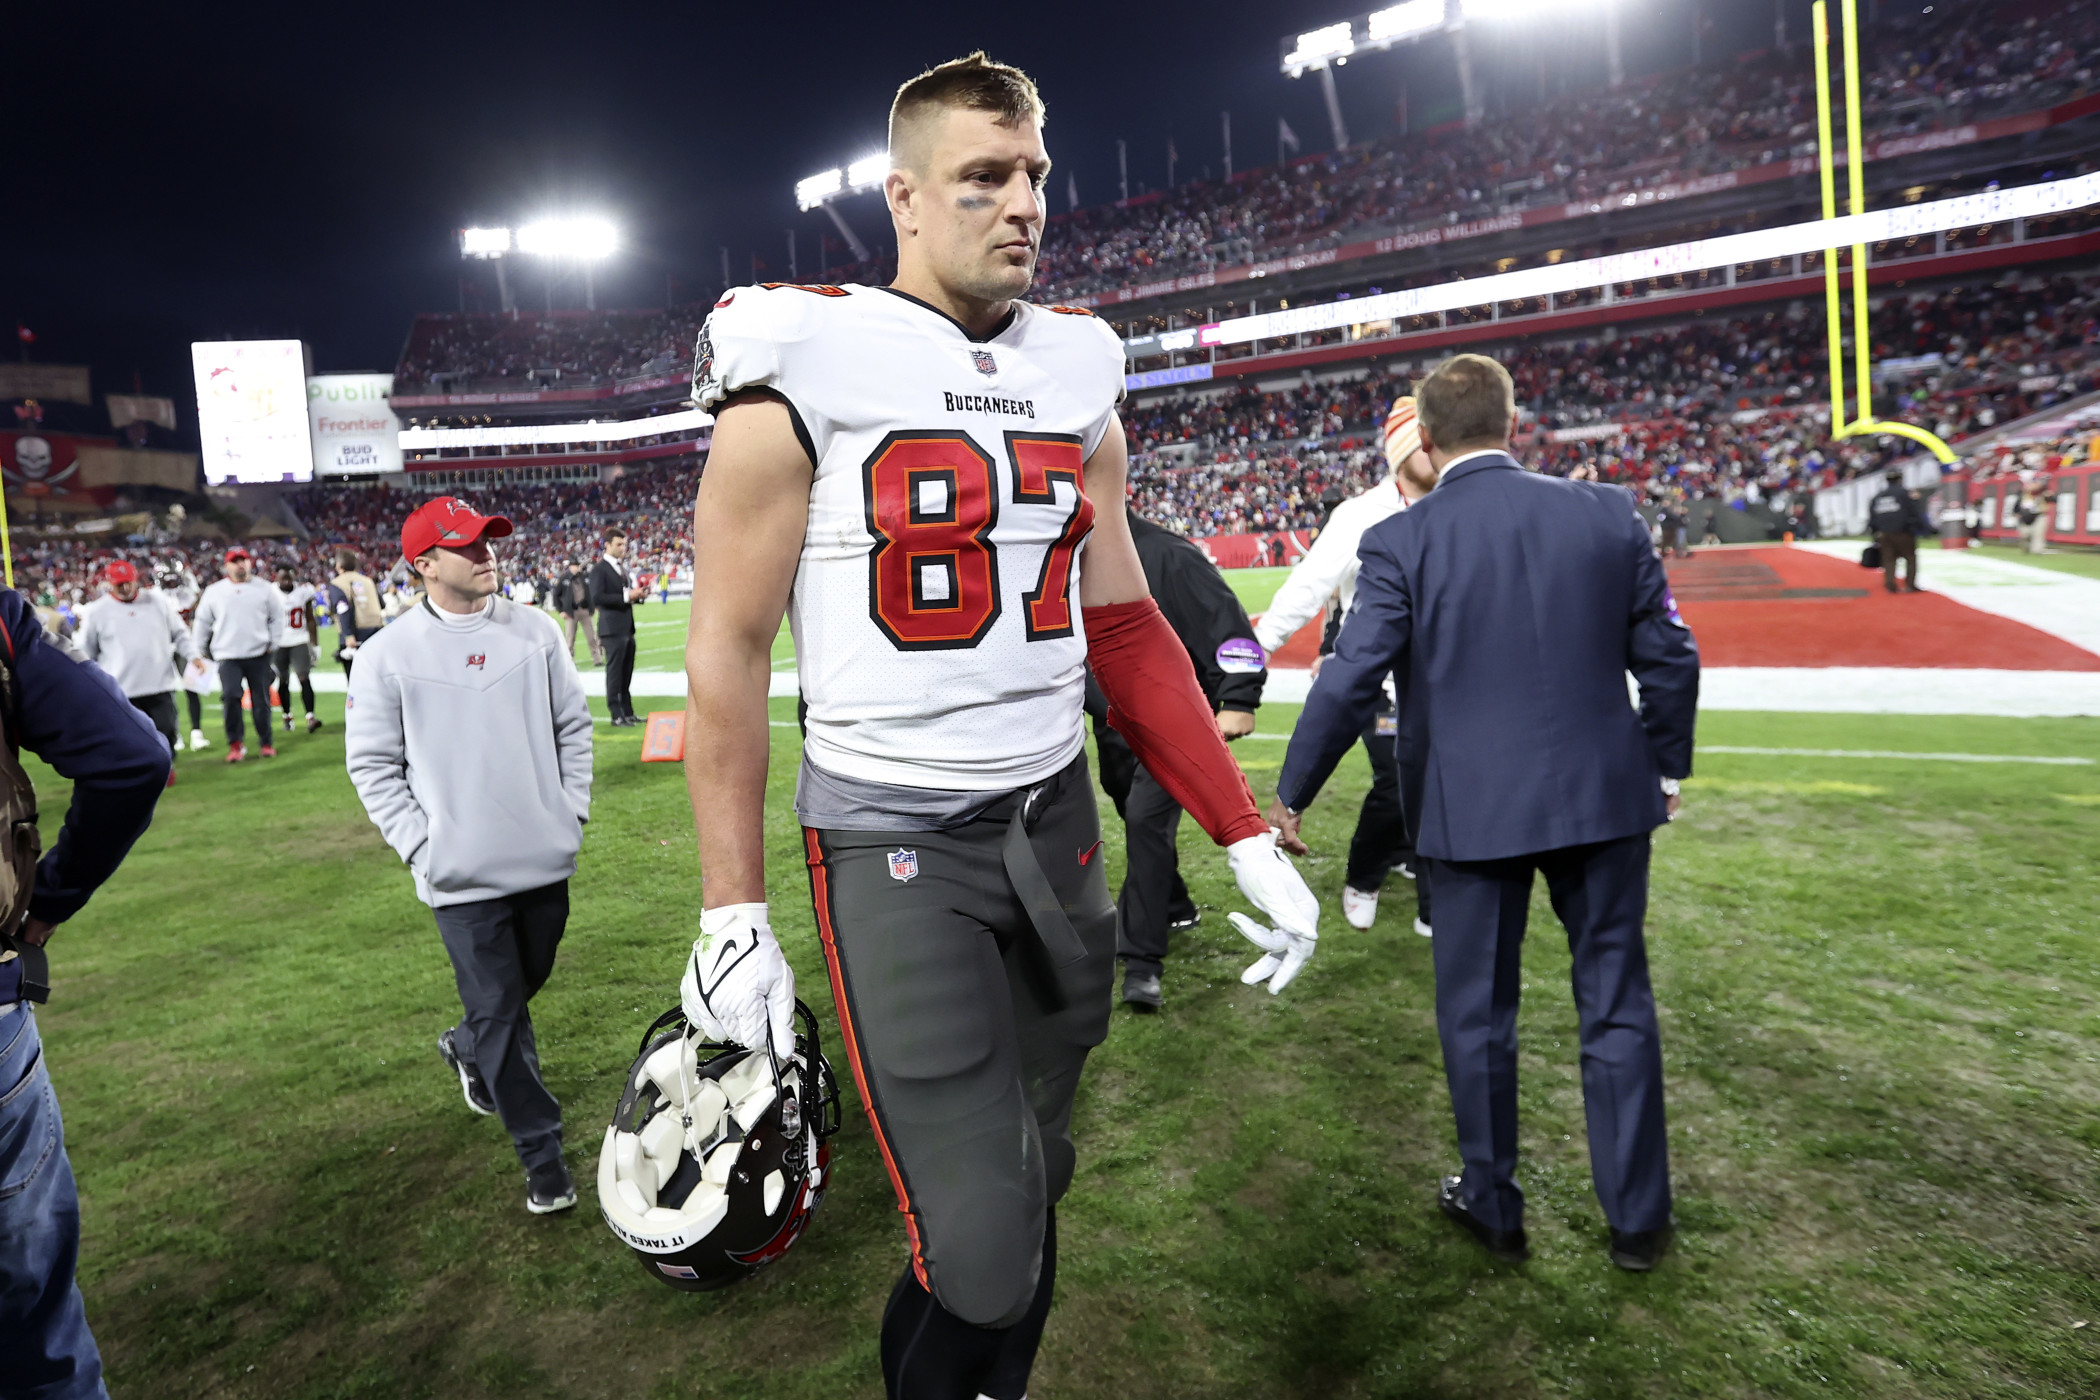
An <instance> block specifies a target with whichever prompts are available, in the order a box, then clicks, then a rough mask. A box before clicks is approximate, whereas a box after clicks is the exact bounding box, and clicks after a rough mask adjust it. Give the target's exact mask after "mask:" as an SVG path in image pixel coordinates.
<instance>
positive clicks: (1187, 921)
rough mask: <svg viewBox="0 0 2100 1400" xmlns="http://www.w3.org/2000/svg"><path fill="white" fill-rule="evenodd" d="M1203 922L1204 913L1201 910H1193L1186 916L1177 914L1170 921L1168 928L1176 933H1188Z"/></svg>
mask: <svg viewBox="0 0 2100 1400" xmlns="http://www.w3.org/2000/svg"><path fill="white" fill-rule="evenodd" d="M1202 922H1203V911H1202V910H1201V909H1191V910H1189V911H1188V913H1186V914H1176V915H1175V916H1174V917H1172V918H1170V919H1168V920H1167V927H1168V928H1169V929H1171V930H1173V931H1174V932H1175V933H1186V932H1188V930H1190V929H1192V928H1194V927H1195V926H1196V925H1198V924H1200V923H1202Z"/></svg>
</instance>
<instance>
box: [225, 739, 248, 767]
mask: <svg viewBox="0 0 2100 1400" xmlns="http://www.w3.org/2000/svg"><path fill="white" fill-rule="evenodd" d="M247 756H248V746H247V745H246V744H243V743H242V742H241V741H240V740H238V739H236V740H234V741H233V742H232V743H230V744H228V745H227V746H226V761H227V762H228V763H239V762H240V761H241V760H242V759H245V758H246V757H247Z"/></svg>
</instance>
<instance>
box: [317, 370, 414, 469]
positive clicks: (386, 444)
mask: <svg viewBox="0 0 2100 1400" xmlns="http://www.w3.org/2000/svg"><path fill="white" fill-rule="evenodd" d="M393 392H394V376H392V375H391V374H314V375H308V376H307V380H306V418H307V424H308V426H309V427H310V428H311V429H312V431H313V440H314V471H315V472H316V473H317V474H319V475H321V476H375V475H377V474H379V473H381V472H398V471H400V470H401V420H400V419H399V418H396V417H395V416H394V410H393V408H392V407H391V406H389V405H388V403H387V396H388V395H389V394H391V393H393Z"/></svg>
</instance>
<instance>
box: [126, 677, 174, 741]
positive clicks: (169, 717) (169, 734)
mask: <svg viewBox="0 0 2100 1400" xmlns="http://www.w3.org/2000/svg"><path fill="white" fill-rule="evenodd" d="M131 708H133V709H134V710H137V711H138V712H139V713H140V714H142V715H144V716H145V717H146V718H147V719H150V720H152V721H153V727H154V728H155V729H158V730H159V731H160V737H161V738H163V739H166V740H167V741H168V752H169V753H180V752H182V740H181V739H179V738H177V737H176V735H175V692H174V691H172V690H163V691H161V692H160V693H159V694H158V695H134V696H132V697H131Z"/></svg>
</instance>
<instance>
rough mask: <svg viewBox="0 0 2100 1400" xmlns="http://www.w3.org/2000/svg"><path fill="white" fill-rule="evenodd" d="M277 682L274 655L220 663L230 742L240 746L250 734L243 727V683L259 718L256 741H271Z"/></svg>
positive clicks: (266, 653) (220, 683)
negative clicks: (272, 696)
mask: <svg viewBox="0 0 2100 1400" xmlns="http://www.w3.org/2000/svg"><path fill="white" fill-rule="evenodd" d="M276 679H277V673H276V670H275V669H274V668H273V667H272V666H271V665H270V653H268V652H263V653H262V654H261V655H260V656H233V657H227V658H225V659H223V660H221V661H220V662H219V688H220V689H221V690H223V691H225V692H226V694H225V697H224V698H225V702H226V703H225V715H226V742H227V743H229V744H238V743H239V742H241V740H242V738H243V737H244V736H245V734H246V730H245V729H244V728H243V726H242V724H241V682H243V681H246V682H247V683H248V703H249V707H250V709H251V711H252V712H253V713H254V715H255V739H256V742H257V743H259V744H262V745H263V746H265V747H268V745H269V742H270V686H271V684H272V683H273V682H274V681H275V680H276Z"/></svg>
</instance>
